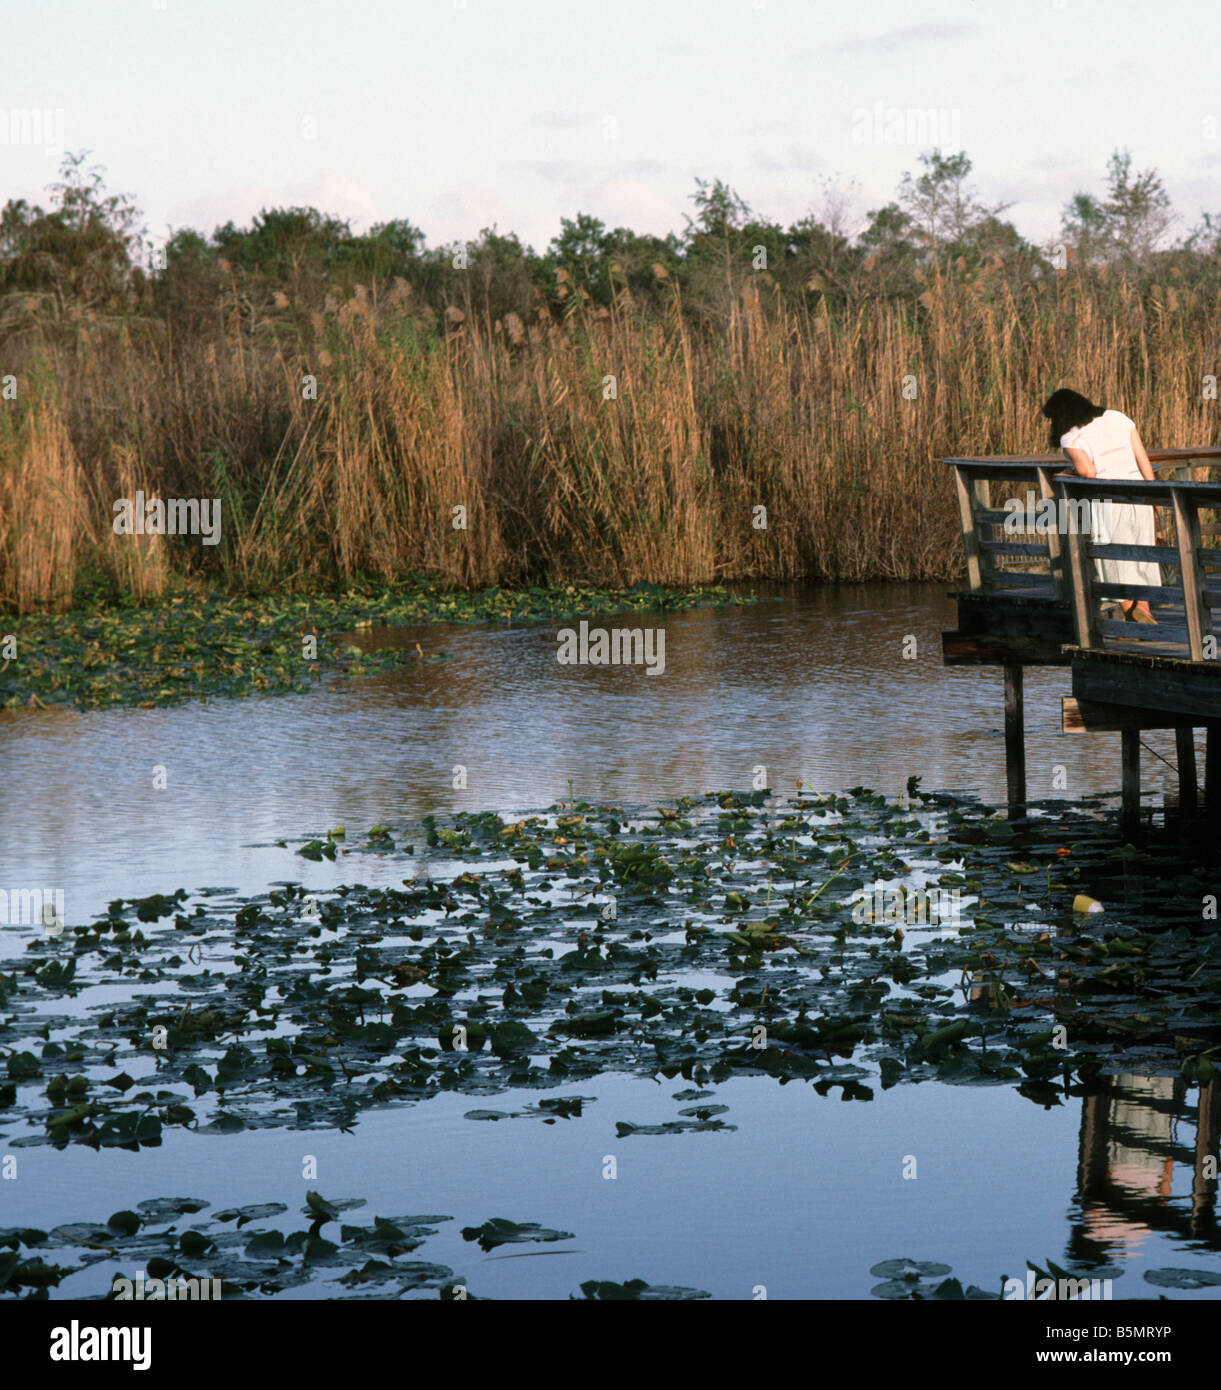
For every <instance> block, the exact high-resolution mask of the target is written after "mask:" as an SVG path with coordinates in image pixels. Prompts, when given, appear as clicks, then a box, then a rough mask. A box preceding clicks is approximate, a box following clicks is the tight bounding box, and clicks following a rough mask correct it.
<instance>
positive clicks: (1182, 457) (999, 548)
mask: <svg viewBox="0 0 1221 1390" xmlns="http://www.w3.org/2000/svg"><path fill="white" fill-rule="evenodd" d="M1149 461H1150V462H1151V463H1152V465H1153V468H1154V471H1155V472H1156V473H1158V474H1159V475H1160V478H1159V481H1160V480H1161V478H1165V479H1167V480H1174V481H1176V482H1177V481H1183V482H1188V481H1191V480H1192V475H1193V472H1198V471H1199V465H1201V464H1204V465H1215V464H1217V463H1221V447H1212V446H1205V447H1200V448H1191V449H1150V450H1149ZM945 462H946V463H948V464H950V465H951V467H952V468H953V469H954V483H955V489H956V491H957V494H958V509H959V515H960V518H961V521H962V542H963V549H964V551H965V553H966V561H967V582H968V585H969V587H970V590H971V592H972V594H976V595H980V596H984V595H988V596H992V595H994V596H996V597H998V598H1042V599H1053V600H1057V601H1059V602H1061V603H1065V604H1072V603H1073V594H1072V587H1071V585H1072V577H1071V574H1070V571H1069V565H1068V560H1067V554H1066V547H1065V537H1064V533H1063V531H1062V529H1061V528H1060V526H1058V525H1056V526H1051V527H1048V528H1044V527H1043V526H1041V525H1040V526H1038V527H1037V529H1036V526H1035V525H1034V523H1035V521H1036V518H1037V516H1038V514H1039V511H1040V504H1042V503H1050V505H1051V506H1052V507H1056V508H1057V513H1058V511H1059V508H1058V506H1057V504H1058V502H1059V499H1060V494H1058V492H1057V478H1058V475H1060V474H1062V473H1063V472H1064V470H1065V468H1066V467H1067V465H1066V463H1065V460H1064V458H1063V456H1062V455H1059V454H1030V455H1023V454H997V455H993V456H990V457H974V458H950V459H946V460H945ZM1069 476H1070V477H1075V476H1076V475H1075V474H1072V473H1071V471H1070V473H1069ZM994 484H1001V485H1002V486H1001V487H999V488H995V487H994ZM1143 486H1152V485H1151V484H1144V485H1143ZM1015 502H1016V503H1020V504H1021V511H1020V512H1019V511H1018V509H1017V508H1016V507H1015V506H1014V503H1015ZM1042 510H1044V512H1046V509H1045V508H1044V509H1042ZM1019 519H1020V520H1021V522H1022V524H1021V525H1020V526H1019V525H1016V524H1015V523H1016V522H1017V521H1018V520H1019ZM1007 521H1008V523H1009V526H1008V528H1007V527H1006V522H1007ZM1206 529H1207V530H1212V529H1214V528H1211V527H1209V528H1206ZM1216 529H1217V530H1218V531H1221V528H1216ZM1112 558H1116V559H1118V558H1120V557H1119V556H1113V557H1112ZM1019 565H1020V566H1021V568H1020V569H1019V568H1017V566H1019ZM1090 569H1091V572H1092V569H1093V567H1092V566H1091V567H1090Z"/></svg>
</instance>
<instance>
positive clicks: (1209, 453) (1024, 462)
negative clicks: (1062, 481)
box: [942, 444, 1221, 476]
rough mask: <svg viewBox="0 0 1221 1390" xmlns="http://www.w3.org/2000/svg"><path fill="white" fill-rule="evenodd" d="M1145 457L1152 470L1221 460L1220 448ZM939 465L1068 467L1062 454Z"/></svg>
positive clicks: (969, 458) (972, 458) (971, 457)
mask: <svg viewBox="0 0 1221 1390" xmlns="http://www.w3.org/2000/svg"><path fill="white" fill-rule="evenodd" d="M1148 454H1149V461H1150V462H1151V463H1152V464H1153V466H1154V468H1155V469H1156V467H1157V466H1158V464H1167V465H1170V464H1177V463H1181V462H1186V461H1188V460H1190V459H1221V445H1219V444H1193V445H1188V446H1187V447H1185V448H1182V449H1149V450H1148ZM942 462H943V463H949V464H953V465H955V466H956V467H957V466H964V465H965V466H966V467H967V468H970V469H975V470H986V469H988V468H992V467H996V466H1000V467H1002V468H1017V469H1031V468H1056V467H1060V468H1067V467H1068V462H1067V460H1066V459H1065V458H1064V455H1063V454H964V455H961V456H959V457H955V458H947V459H943V460H942ZM1014 476H1019V475H1016V474H1015V475H1014Z"/></svg>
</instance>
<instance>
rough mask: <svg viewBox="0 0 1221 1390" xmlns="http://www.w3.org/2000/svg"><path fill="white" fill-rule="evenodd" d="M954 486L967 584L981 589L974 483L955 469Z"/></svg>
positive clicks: (981, 577) (981, 569)
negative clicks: (964, 552) (965, 560)
mask: <svg viewBox="0 0 1221 1390" xmlns="http://www.w3.org/2000/svg"><path fill="white" fill-rule="evenodd" d="M954 485H955V487H956V489H957V492H958V515H959V519H960V520H961V522H962V546H963V549H964V550H965V551H966V556H967V583H968V584H969V585H970V586H971V588H972V589H982V588H983V586H984V575H983V565H982V564H981V562H980V555H979V532H978V531H977V530H976V529H975V502H976V500H977V498H976V494H975V483H974V482H973V481H968V479H967V477H966V475H965V474H964V473H963V471H962V469H960V468H956V469H955V470H954Z"/></svg>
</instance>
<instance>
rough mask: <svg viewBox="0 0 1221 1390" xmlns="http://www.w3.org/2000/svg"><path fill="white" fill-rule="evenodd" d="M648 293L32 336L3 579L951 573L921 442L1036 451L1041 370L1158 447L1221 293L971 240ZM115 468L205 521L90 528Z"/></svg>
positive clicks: (1208, 346)
mask: <svg viewBox="0 0 1221 1390" xmlns="http://www.w3.org/2000/svg"><path fill="white" fill-rule="evenodd" d="M669 293H670V299H669V301H668V306H667V308H666V310H665V311H664V312H663V313H645V312H644V311H643V310H641V309H640V308H639V306H638V305H636V304H635V303H634V302H633V301H632V299H631V297H630V294H629V292H628V291H626V290H624V291H622V292H620V294H619V296H618V298H617V299H616V300H615V302H614V304H613V305H612V306H611V307H610V308H594V307H592V306H590V305H587V304H583V303H579V302H576V303H574V306H573V307H572V308H571V310H570V311H569V312H568V313H567V315H566V317H563V318H562V319H557V318H555V317H553V316H551V315H549V314H548V313H547V312H545V311H543V312H540V313H539V314H538V315H537V316H536V317H534V318H533V319H528V320H523V319H522V318H519V317H518V316H517V315H516V314H509V315H507V316H506V318H505V320H504V321H503V322H501V321H500V320H496V321H492V320H490V319H489V317H488V316H487V315H481V314H480V312H479V311H478V310H477V309H472V308H471V306H470V305H469V304H468V306H467V309H466V310H465V311H464V310H461V309H459V308H457V307H456V306H454V307H453V308H452V310H451V312H450V313H449V314H447V315H446V316H445V326H444V328H443V329H442V330H439V331H434V330H433V329H431V328H430V327H428V326H427V325H426V324H422V323H421V321H420V319H419V318H418V316H413V315H412V313H411V312H409V310H408V308H407V307H405V305H404V302H403V301H402V298H401V297H400V298H396V296H395V295H393V294H391V295H384V296H382V297H381V298H380V299H379V298H378V297H377V296H375V295H374V296H370V295H369V294H368V293H365V294H363V295H362V294H360V293H358V294H357V295H356V296H354V297H353V298H352V299H351V300H350V301H348V302H347V303H346V304H342V305H341V304H337V303H335V302H334V301H329V302H328V305H327V307H326V309H325V311H324V312H316V313H314V314H313V315H312V316H310V319H309V324H308V331H304V330H302V329H301V327H300V325H299V323H298V321H297V319H295V318H293V317H292V315H293V314H294V313H295V311H294V310H293V309H292V308H291V306H287V305H286V307H285V308H284V309H283V311H282V312H283V322H282V323H280V324H279V325H277V324H276V323H274V322H272V323H260V324H256V325H252V326H250V327H249V328H248V327H246V326H244V325H243V323H242V320H241V317H240V314H238V313H237V312H236V309H235V312H234V314H233V315H232V316H230V317H229V318H225V319H223V320H221V322H222V324H223V327H222V329H220V330H218V331H216V332H214V333H205V332H203V331H202V330H201V331H200V333H199V334H198V335H196V336H194V337H192V336H189V335H183V334H182V333H181V332H179V333H178V334H177V336H175V334H174V333H172V332H171V331H170V329H169V328H168V327H167V326H166V325H165V324H162V323H159V322H151V321H150V322H147V323H131V324H118V325H116V324H113V323H103V322H99V323H86V324H83V325H82V326H81V327H80V329H79V331H78V332H76V333H75V334H73V335H70V336H65V335H62V334H61V335H58V336H54V337H52V336H48V337H46V338H43V337H41V336H40V337H38V338H37V339H36V340H35V341H33V342H28V343H26V344H25V346H24V349H23V351H24V360H25V362H26V367H25V368H24V369H20V368H19V378H20V380H21V382H22V388H21V391H22V394H21V395H20V397H19V399H18V401H16V402H12V401H9V402H5V404H4V409H3V412H2V413H0V501H2V502H3V511H2V520H0V600H2V601H3V603H4V605H5V606H6V607H7V608H9V609H15V610H18V611H28V610H29V609H30V608H32V607H35V606H38V605H40V604H47V605H51V606H63V605H65V604H67V603H69V602H70V601H71V597H72V593H73V588H74V585H75V584H77V583H78V582H79V581H80V580H81V579H82V578H83V577H85V576H92V575H97V574H101V575H103V576H105V577H106V578H107V579H108V580H109V581H110V582H112V583H113V584H114V585H115V586H116V587H117V588H118V589H120V590H122V591H124V592H130V593H132V594H134V595H136V596H152V595H156V594H159V593H161V592H163V591H164V589H165V588H166V586H167V585H170V584H171V583H173V582H177V581H178V580H180V579H181V578H183V577H186V576H195V577H200V576H202V577H204V578H206V579H207V581H208V582H209V584H212V585H217V584H219V585H221V586H222V587H224V588H227V589H228V590H229V591H231V592H235V593H250V592H260V591H267V590H272V589H280V590H294V591H304V590H309V589H311V588H341V589H342V588H344V587H346V586H348V585H350V584H351V583H353V582H357V581H360V580H363V579H365V578H374V579H378V580H381V581H387V582H388V581H393V580H395V579H397V578H401V577H402V576H404V575H406V574H409V573H421V572H424V573H429V574H432V575H435V576H436V577H437V579H438V580H439V581H440V582H442V583H444V584H448V585H454V586H460V587H466V588H473V587H479V586H485V585H493V584H501V585H509V586H511V585H520V584H523V583H534V582H554V583H584V584H593V585H620V586H623V585H632V584H635V583H638V582H641V581H649V582H654V583H663V584H676V585H689V584H695V583H707V582H710V581H714V580H724V579H732V578H740V579H750V578H768V579H775V580H782V581H783V580H795V579H802V578H811V579H820V580H824V579H825V580H832V579H845V580H863V579H948V578H951V577H953V576H954V575H956V574H957V573H958V571H959V569H960V563H961V562H960V555H961V546H960V542H959V537H958V525H957V516H956V509H955V504H954V499H953V495H952V492H951V486H950V479H949V477H948V476H947V471H946V470H945V469H944V468H943V467H942V466H941V464H940V463H939V462H938V460H939V459H940V458H941V457H943V456H945V455H947V454H952V453H1014V452H1031V451H1033V452H1043V451H1044V449H1045V447H1046V446H1045V439H1044V435H1043V427H1044V425H1043V421H1042V420H1041V419H1040V417H1039V414H1038V409H1039V405H1040V404H1041V402H1042V401H1043V400H1044V399H1045V398H1046V396H1047V394H1048V393H1049V392H1050V391H1051V390H1052V389H1053V388H1054V387H1056V386H1058V385H1061V384H1065V383H1071V384H1074V385H1077V386H1079V387H1080V388H1081V389H1084V390H1087V391H1088V392H1089V393H1090V394H1092V395H1093V396H1094V397H1095V398H1096V399H1102V400H1104V401H1105V402H1106V403H1107V404H1112V405H1116V406H1120V407H1122V408H1123V409H1124V410H1125V411H1126V412H1127V413H1128V414H1130V415H1132V416H1133V417H1134V418H1135V419H1136V420H1137V422H1138V424H1139V425H1140V427H1141V430H1142V434H1143V436H1144V438H1145V440H1146V442H1147V443H1148V444H1149V445H1150V446H1159V445H1160V446H1173V445H1184V444H1192V443H1207V442H1210V441H1211V440H1212V439H1213V438H1214V437H1215V417H1214V415H1213V413H1212V412H1213V411H1215V402H1213V401H1210V400H1208V399H1206V398H1205V396H1204V393H1203V391H1202V389H1201V379H1202V377H1203V376H1204V375H1205V374H1206V373H1209V372H1212V371H1215V367H1216V364H1215V363H1214V362H1213V361H1212V359H1211V353H1212V351H1213V347H1212V345H1213V344H1215V343H1216V342H1217V341H1218V337H1219V336H1221V334H1219V330H1221V313H1219V306H1218V304H1217V303H1214V302H1206V301H1205V299H1204V297H1203V295H1202V294H1195V293H1193V292H1192V291H1191V290H1189V289H1187V288H1178V289H1176V288H1170V287H1158V286H1154V287H1153V288H1152V290H1149V289H1148V288H1147V287H1146V288H1145V289H1143V290H1138V289H1136V288H1133V287H1131V286H1130V285H1128V284H1127V283H1126V282H1125V281H1124V280H1123V278H1122V277H1121V276H1115V275H1112V276H1098V275H1087V274H1085V273H1074V272H1070V273H1066V274H1063V275H1060V276H1056V277H1053V278H1051V279H1050V280H1048V281H1047V282H1045V283H1040V284H1030V285H1027V286H1025V287H1024V288H1020V289H1015V288H1014V287H1013V285H1012V284H1011V282H1010V281H1009V280H1008V279H1006V277H1005V275H1004V273H1003V271H1001V270H1000V269H996V270H991V271H990V270H989V269H987V268H985V269H983V270H981V271H980V272H978V273H977V274H976V275H974V276H973V277H966V278H960V279H956V280H944V279H942V280H933V281H932V282H931V283H930V284H929V287H928V289H927V290H926V291H925V292H924V293H923V294H922V296H921V298H920V301H919V303H918V304H911V303H901V302H897V301H887V300H883V299H880V298H879V299H870V298H866V299H864V300H863V301H862V302H860V303H859V304H858V305H857V306H856V307H855V308H851V309H844V310H842V311H839V312H836V313H833V312H831V311H830V310H829V309H828V308H827V307H826V305H825V302H822V301H812V306H811V305H806V304H803V305H801V306H799V307H797V308H793V307H792V306H790V305H788V304H786V302H785V301H784V300H782V298H781V297H780V295H779V293H778V292H777V291H776V290H775V288H774V287H769V286H768V285H767V284H766V282H765V277H756V278H755V279H754V280H751V281H748V282H747V283H746V285H745V287H744V288H743V289H742V290H741V291H740V292H735V293H734V294H733V295H732V296H729V295H728V292H727V297H726V299H725V302H724V303H723V304H722V305H721V307H720V310H719V313H718V315H716V316H712V317H710V316H709V315H708V314H707V313H706V312H705V313H702V314H701V315H698V316H697V315H693V314H690V313H688V311H687V308H686V306H685V305H684V304H683V303H682V302H681V299H680V293H679V290H678V288H677V286H676V285H672V286H670V287H669ZM280 298H281V299H285V296H280ZM19 355H20V351H19ZM307 374H308V375H309V376H312V377H314V378H315V379H316V383H317V396H316V399H310V398H308V395H307V393H306V391H305V389H304V388H305V378H306V376H307ZM905 382H906V383H907V384H908V388H909V389H908V391H907V393H906V395H905V391H904V384H905ZM912 388H914V395H913V394H912ZM136 479H140V480H142V484H143V486H144V488H145V491H146V492H159V493H160V494H161V495H164V496H185V497H191V496H194V497H219V498H221V499H222V504H223V515H224V529H223V537H222V542H221V544H220V545H219V546H218V547H216V548H215V550H211V549H209V550H207V551H205V550H204V549H203V548H201V547H200V545H199V543H198V541H190V540H186V539H183V538H172V539H169V540H166V541H164V542H162V543H161V544H146V545H144V546H143V548H141V547H140V546H138V545H137V546H133V545H131V544H130V542H131V541H132V540H133V539H134V538H130V537H127V538H119V537H111V536H110V523H111V520H112V517H113V503H114V501H115V499H116V498H118V497H121V496H130V495H131V492H130V489H131V488H132V487H134V486H136V485H137V483H136V481H135V480H136ZM758 507H764V508H766V527H765V528H763V527H761V526H759V525H758V522H759V521H760V520H761V519H762V514H761V513H759V512H757V511H756V508H758ZM455 508H465V527H463V526H462V525H460V524H455V523H456V522H457V521H459V520H460V518H461V513H458V512H455V510H454V509H455ZM122 541H126V542H128V543H129V544H127V545H123V544H115V542H122Z"/></svg>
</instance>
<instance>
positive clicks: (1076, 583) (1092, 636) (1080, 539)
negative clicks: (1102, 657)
mask: <svg viewBox="0 0 1221 1390" xmlns="http://www.w3.org/2000/svg"><path fill="white" fill-rule="evenodd" d="M1060 496H1061V497H1064V498H1066V499H1068V500H1070V501H1071V500H1074V499H1073V498H1072V497H1071V494H1070V493H1069V491H1068V487H1067V486H1066V485H1065V484H1064V483H1061V484H1060ZM1091 539H1092V537H1091V535H1090V534H1086V535H1082V534H1081V533H1080V532H1079V531H1078V530H1077V528H1076V527H1075V526H1071V525H1070V527H1069V531H1068V572H1069V576H1070V579H1069V591H1070V594H1069V596H1070V597H1071V599H1072V604H1073V628H1074V630H1075V631H1076V634H1077V645H1078V646H1079V647H1084V648H1086V649H1087V650H1088V649H1090V648H1092V647H1101V646H1102V636H1101V634H1100V633H1099V631H1098V609H1097V607H1096V605H1095V603H1094V589H1093V584H1092V582H1091V581H1092V580H1093V577H1094V564H1093V561H1092V560H1090V558H1089V557H1088V556H1087V555H1086V553H1085V547H1086V545H1087V544H1088V543H1089V541H1090V540H1091Z"/></svg>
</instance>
